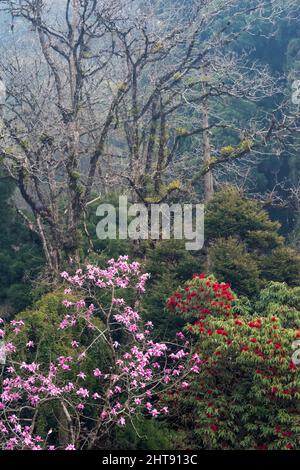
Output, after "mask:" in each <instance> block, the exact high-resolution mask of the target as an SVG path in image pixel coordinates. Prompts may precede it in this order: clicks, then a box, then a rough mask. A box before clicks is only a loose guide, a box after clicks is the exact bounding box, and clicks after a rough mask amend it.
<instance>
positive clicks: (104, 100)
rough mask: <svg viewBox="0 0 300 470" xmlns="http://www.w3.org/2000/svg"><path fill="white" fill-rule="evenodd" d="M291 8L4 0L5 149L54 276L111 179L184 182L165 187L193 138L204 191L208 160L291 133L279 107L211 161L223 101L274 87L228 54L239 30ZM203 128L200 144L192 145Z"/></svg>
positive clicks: (237, 154)
mask: <svg viewBox="0 0 300 470" xmlns="http://www.w3.org/2000/svg"><path fill="white" fill-rule="evenodd" d="M293 3H294V1H293V0H289V1H286V2H284V4H283V2H282V1H280V0H271V1H266V0H255V1H254V0H253V1H252V0H251V1H248V2H241V1H240V0H225V1H224V0H223V1H218V0H191V1H189V2H187V1H178V0H172V1H171V0H169V1H167V2H166V1H164V2H163V1H161V0H64V1H59V2H49V1H45V0H19V1H13V0H0V5H2V9H3V12H5V14H7V15H10V17H11V18H12V20H13V28H12V30H13V35H12V40H11V47H10V49H9V50H8V51H6V53H5V52H3V54H2V55H1V59H0V74H1V76H2V79H3V80H4V81H5V83H6V86H7V100H6V103H5V106H4V109H3V118H2V123H3V126H2V136H1V137H2V139H1V142H0V151H1V157H2V160H3V162H4V165H5V167H6V168H7V170H8V171H9V173H10V175H11V176H12V177H13V178H14V179H15V181H16V183H17V186H18V188H19V190H20V193H21V195H22V197H23V199H24V200H25V201H26V203H27V205H28V206H29V208H30V210H31V214H32V216H28V215H26V214H23V215H24V217H25V219H26V221H27V223H28V224H29V226H30V228H31V229H32V230H34V231H36V232H37V233H38V234H39V236H40V238H41V240H42V242H43V247H44V252H45V256H46V259H47V263H48V266H49V268H50V270H51V271H52V272H53V273H57V272H58V271H59V269H60V267H61V265H62V263H63V261H64V260H65V259H66V258H73V259H74V260H75V261H76V262H78V261H79V247H80V232H81V230H80V229H81V226H82V223H83V221H84V218H85V212H86V207H87V205H88V204H89V202H90V200H91V198H92V197H93V198H94V195H93V193H94V192H96V193H97V194H99V193H100V191H101V187H102V186H103V183H104V182H105V181H107V182H108V184H109V186H110V187H114V186H115V187H120V182H121V183H122V184H124V185H125V183H126V184H129V186H130V187H131V189H132V191H133V194H134V197H136V198H138V199H141V200H144V201H145V200H147V198H149V196H155V197H156V199H157V200H161V198H163V197H165V196H166V195H167V194H168V193H169V192H170V191H173V190H174V189H178V187H179V186H178V184H177V183H176V181H175V182H173V183H172V182H171V184H170V185H169V186H168V185H167V186H164V184H163V183H164V182H165V181H170V180H171V179H172V176H173V174H174V175H175V174H176V168H177V172H178V168H180V165H182V164H183V165H187V162H186V160H184V163H182V162H180V155H181V153H182V151H183V145H191V146H192V147H193V146H194V149H195V151H196V152H197V153H198V155H197V158H196V160H195V161H194V162H193V164H195V165H196V169H195V170H194V174H195V177H199V179H201V178H202V179H203V177H204V176H205V175H206V177H205V178H206V180H207V179H208V178H209V179H210V189H209V190H208V189H207V191H206V193H207V194H206V195H205V197H206V198H209V197H211V195H212V191H213V183H212V181H213V178H212V172H213V171H214V169H215V168H216V167H220V166H221V165H222V164H225V163H228V162H231V161H236V160H238V159H241V158H242V157H244V156H246V155H249V153H251V152H253V150H254V149H255V148H257V149H258V148H261V146H264V145H265V144H266V143H268V142H269V141H271V140H272V139H274V135H276V136H277V137H276V138H277V139H281V141H282V143H284V141H285V139H286V137H287V135H288V134H289V132H291V131H294V130H295V129H294V127H293V124H292V122H291V121H289V120H288V119H287V118H286V114H285V111H283V107H282V105H281V110H279V109H278V110H277V112H276V113H275V114H274V113H269V115H268V116H267V115H264V116H260V121H258V120H257V119H256V118H254V119H253V122H252V123H251V125H250V126H249V128H248V130H247V132H250V131H251V136H248V135H246V136H245V138H243V139H241V143H240V144H239V145H236V146H235V147H234V148H233V150H232V151H231V152H230V154H229V153H226V151H224V150H223V151H220V153H218V154H217V158H215V156H214V155H213V154H212V141H211V137H210V132H211V129H218V128H226V127H230V126H231V127H234V123H228V121H226V120H223V119H222V113H218V115H217V116H214V113H215V109H216V103H217V101H218V100H219V102H220V101H221V100H224V99H225V98H226V97H227V98H228V97H235V98H238V99H249V100H250V101H257V100H258V99H263V98H265V96H270V95H272V96H273V95H274V94H276V93H280V90H279V87H278V85H277V82H276V80H274V79H273V78H272V77H271V76H270V74H269V73H268V71H267V70H265V69H263V68H260V67H258V66H254V65H253V66H249V65H244V67H243V66H242V64H241V59H239V58H236V57H234V56H233V55H230V54H229V53H226V51H227V49H228V48H229V47H230V45H231V44H232V43H234V42H235V41H236V40H237V39H238V37H239V36H240V34H242V33H246V32H248V33H249V34H250V33H251V32H253V28H254V26H255V27H256V28H257V25H258V24H259V23H260V22H261V23H265V22H269V23H272V22H273V21H274V19H276V18H277V17H279V16H280V15H282V14H287V12H288V11H290V7H292V6H293ZM229 17H230V21H229V20H228V18H229ZM20 33H22V35H21V34H20ZM204 70H205V74H207V75H208V77H209V78H208V79H207V78H205V77H204V76H203V71H204ZM253 83H255V86H253ZM223 104H224V103H223ZM280 111H282V112H281V115H280ZM274 116H275V117H274ZM235 127H236V128H238V126H235ZM197 136H202V140H201V142H202V144H201V145H202V150H197V145H196V146H195V145H194V140H193V139H194V138H196V137H197ZM203 137H204V139H203ZM196 142H197V141H196ZM203 148H204V152H203ZM203 153H204V160H205V164H204V166H203V165H202V162H203ZM197 175H198V176H197ZM208 193H209V194H208Z"/></svg>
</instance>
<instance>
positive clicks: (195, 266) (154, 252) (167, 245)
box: [142, 240, 204, 338]
mask: <svg viewBox="0 0 300 470" xmlns="http://www.w3.org/2000/svg"><path fill="white" fill-rule="evenodd" d="M203 261H204V260H203V259H201V258H200V257H199V256H198V257H197V256H195V255H193V254H191V253H190V252H188V251H186V249H185V246H184V242H181V241H177V240H170V241H162V242H159V243H157V244H156V246H155V248H154V249H148V250H147V253H146V261H145V269H146V271H147V272H149V273H151V278H150V281H148V289H147V291H146V294H145V296H144V299H143V303H142V309H143V317H144V318H145V319H147V320H151V321H153V323H154V326H155V328H156V329H157V331H158V333H159V335H160V337H161V338H173V337H174V334H176V332H178V328H180V327H181V326H182V323H181V322H180V321H178V319H175V318H174V316H173V317H172V316H171V315H168V314H166V315H162V312H163V310H164V307H165V301H166V299H167V297H168V296H169V294H170V291H172V289H175V288H176V287H177V286H178V284H179V283H180V282H182V281H185V280H186V279H189V278H190V277H191V275H192V274H193V273H194V272H197V271H199V270H200V266H201V264H202V263H203Z"/></svg>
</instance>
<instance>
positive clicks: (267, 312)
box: [167, 274, 300, 449]
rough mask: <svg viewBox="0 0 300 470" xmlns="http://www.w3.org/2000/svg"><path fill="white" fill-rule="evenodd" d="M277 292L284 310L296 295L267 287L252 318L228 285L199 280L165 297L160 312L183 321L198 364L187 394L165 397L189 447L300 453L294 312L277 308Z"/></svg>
mask: <svg viewBox="0 0 300 470" xmlns="http://www.w3.org/2000/svg"><path fill="white" fill-rule="evenodd" d="M280 289H281V290H280ZM278 291H280V292H281V298H282V299H284V301H283V303H285V304H287V299H288V298H289V295H290V296H292V295H294V297H295V293H294V294H292V291H295V289H294V290H293V288H288V287H287V286H285V285H282V284H276V283H273V285H271V286H270V287H269V290H268V289H266V290H264V291H263V292H262V293H261V299H260V302H259V312H258V313H256V314H255V315H252V316H251V315H249V314H248V313H245V314H240V313H241V310H242V305H241V304H240V303H239V300H238V299H237V298H236V296H235V294H234V293H233V291H232V290H231V289H230V286H229V284H226V283H219V282H217V280H216V279H215V278H214V277H213V276H205V275H204V274H201V275H195V276H194V278H193V279H192V280H190V281H188V282H187V283H186V284H185V285H184V287H183V288H180V289H178V290H177V291H176V292H175V293H174V294H173V295H172V296H171V297H170V298H169V300H168V302H167V309H168V310H169V311H172V312H173V313H174V314H175V315H180V316H184V317H185V318H186V319H187V320H188V322H189V323H188V325H187V327H186V329H187V330H188V331H189V333H190V334H191V335H192V337H193V339H194V342H195V348H196V351H197V354H198V355H199V357H200V359H201V360H202V365H201V368H200V370H199V373H198V374H197V376H196V378H195V379H194V380H193V382H192V383H191V385H190V387H189V389H188V390H187V391H185V392H184V393H182V392H181V391H180V392H172V393H171V394H170V395H169V400H171V402H175V403H176V415H177V418H176V417H175V416H173V417H172V419H173V420H174V421H173V422H176V423H177V424H176V425H177V426H178V429H184V430H185V432H186V437H187V442H188V445H189V446H191V447H192V448H209V449H210V448H217V449H223V448H224V449H227V448H228V449H299V448H300V421H299V411H300V374H299V369H300V367H299V366H297V365H296V364H295V363H294V362H293V360H292V357H293V342H294V341H295V339H297V338H299V337H300V311H299V310H297V309H295V308H292V307H291V306H288V305H280V299H279V298H278V295H277V297H276V292H278ZM282 291H284V293H283V292H282ZM287 291H289V292H290V294H288V292H287ZM298 291H299V289H298V290H297V295H298V304H299V300H300V297H299V292H298ZM271 294H272V295H271ZM279 297H280V296H279ZM287 311H289V312H290V315H289V316H288V315H287ZM237 312H239V313H237ZM287 319H288V321H287Z"/></svg>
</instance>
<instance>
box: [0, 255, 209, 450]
mask: <svg viewBox="0 0 300 470" xmlns="http://www.w3.org/2000/svg"><path fill="white" fill-rule="evenodd" d="M62 277H63V278H64V279H65V280H66V281H67V282H68V283H70V284H71V285H72V289H69V288H68V289H67V290H66V291H65V293H66V295H68V296H70V295H72V296H73V298H72V299H70V298H67V299H65V300H64V302H63V303H64V305H65V307H66V308H67V309H69V310H71V311H70V313H68V314H67V315H66V316H65V317H64V318H63V319H61V321H60V323H59V325H58V326H57V328H58V329H59V330H65V329H67V328H73V329H74V328H75V327H76V326H77V325H78V324H79V322H81V324H82V322H83V323H84V324H85V325H86V327H87V331H88V332H89V336H90V340H89V341H90V345H89V346H86V345H85V346H84V347H83V345H81V344H80V342H79V341H76V340H75V339H72V342H71V346H72V351H73V353H72V355H69V356H60V357H58V358H57V359H56V360H55V361H53V362H50V363H49V364H46V365H45V364H40V363H38V362H36V361H35V362H28V363H27V362H25V361H22V362H18V360H17V358H15V356H17V352H16V347H15V346H14V344H13V343H8V344H7V345H6V353H7V354H8V357H7V365H6V367H5V372H4V379H3V384H2V391H1V394H0V431H1V437H0V449H1V448H2V449H32V450H38V449H41V448H45V449H50V450H52V449H53V448H55V446H53V445H52V444H49V440H50V441H51V434H52V433H51V431H49V433H48V434H47V435H46V436H43V437H41V436H39V435H35V427H36V422H37V419H38V415H39V410H40V409H41V407H42V405H43V404H44V403H47V404H48V405H49V403H51V402H55V403H59V406H60V407H61V411H62V413H64V414H65V416H66V418H67V420H68V422H69V445H68V446H67V448H66V447H63V448H65V449H66V450H72V449H75V448H79V447H81V446H82V443H83V442H84V443H85V446H86V447H89V448H93V446H94V445H95V443H96V441H97V439H98V438H99V437H100V436H101V434H102V433H104V432H107V430H108V429H109V428H110V427H111V426H113V425H118V426H125V425H126V424H127V422H130V421H131V420H132V418H133V416H134V415H135V414H136V413H137V412H141V411H142V412H144V413H147V414H150V415H151V416H152V417H154V418H157V417H159V416H163V415H165V414H167V413H168V409H167V408H166V407H164V406H159V403H160V402H159V399H158V398H159V396H160V394H161V393H163V392H164V390H166V389H170V387H172V386H178V385H179V386H180V387H181V388H182V389H185V388H188V386H189V384H188V382H187V381H186V379H187V376H188V375H190V374H194V373H198V372H199V364H200V363H201V361H200V359H199V357H198V356H197V355H194V356H192V355H191V354H190V345H189V343H188V342H187V340H186V338H185V337H184V335H183V334H182V333H179V334H178V335H177V339H176V340H177V341H179V344H178V345H177V344H176V342H174V343H172V344H171V345H168V344H165V343H158V342H155V341H153V340H152V339H151V331H152V329H153V325H152V323H151V322H148V323H146V324H145V325H144V324H143V322H142V321H141V318H140V314H139V313H138V311H137V310H138V302H139V297H140V295H141V294H143V292H144V291H145V283H146V281H147V279H148V278H149V275H148V274H147V273H146V274H145V273H143V272H142V268H141V266H140V264H139V263H137V262H134V263H129V261H128V257H126V256H122V257H120V258H119V259H118V260H117V261H114V260H110V261H109V262H108V267H107V268H106V269H100V268H99V267H97V266H91V265H89V266H87V268H86V270H78V271H77V272H76V273H75V275H72V276H71V275H69V274H68V273H66V272H64V273H62ZM127 288H131V289H132V290H133V291H135V293H136V295H135V300H134V301H133V305H127V304H126V302H125V301H124V299H123V298H120V297H118V291H119V290H120V289H127ZM103 289H105V293H106V294H107V291H110V294H111V295H110V298H111V301H110V302H108V305H105V304H104V302H103V299H102V297H101V295H102V294H103ZM73 290H74V292H73ZM75 294H76V296H77V297H78V294H80V295H81V296H82V298H80V300H74V296H75ZM91 297H92V299H93V303H91V302H90V299H91ZM106 298H107V297H106ZM99 319H101V322H99ZM99 325H101V326H99ZM11 326H12V327H13V332H14V334H15V335H17V334H18V333H19V330H20V328H21V327H22V326H23V323H21V322H15V323H14V324H12V325H11ZM97 342H98V343H101V344H103V345H106V346H107V348H108V350H109V351H111V353H110V354H111V363H110V365H109V366H107V368H106V369H105V370H101V369H100V368H99V367H97V364H95V368H94V370H93V374H92V377H93V379H94V382H95V380H96V386H92V387H91V385H88V384H90V383H91V381H90V380H89V379H90V377H89V376H88V375H87V371H86V370H87V369H86V370H85V362H86V361H87V360H88V358H89V353H90V351H92V349H93V347H94V346H95V344H96V343H97ZM28 345H29V346H28ZM25 346H27V349H28V347H29V348H32V347H34V343H33V341H29V342H28V343H27V345H25ZM78 367H80V370H79V372H78ZM73 371H76V373H75V372H74V373H73V375H72V377H73V379H71V380H70V374H71V373H72V372H73ZM91 406H92V407H93V408H95V407H96V410H97V413H96V418H95V415H94V416H93V420H90V421H89V418H90V416H89V409H90V407H91ZM28 420H29V425H28ZM88 421H89V422H90V425H89V426H86V423H87V422H88ZM91 421H92V423H93V425H92V426H91ZM86 429H89V431H86ZM56 446H57V447H58V448H61V446H60V443H56Z"/></svg>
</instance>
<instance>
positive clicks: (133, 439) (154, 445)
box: [112, 416, 176, 450]
mask: <svg viewBox="0 0 300 470" xmlns="http://www.w3.org/2000/svg"><path fill="white" fill-rule="evenodd" d="M175 437H176V435H175V432H174V431H172V430H171V429H169V428H168V427H167V425H166V423H164V422H162V421H154V420H153V419H152V420H149V419H145V418H144V417H143V416H138V417H135V419H134V422H133V425H132V424H130V425H127V426H126V428H125V429H118V430H117V432H116V435H115V442H114V443H113V444H112V446H113V448H114V449H118V450H169V449H172V448H174V447H173V440H174V439H175Z"/></svg>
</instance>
